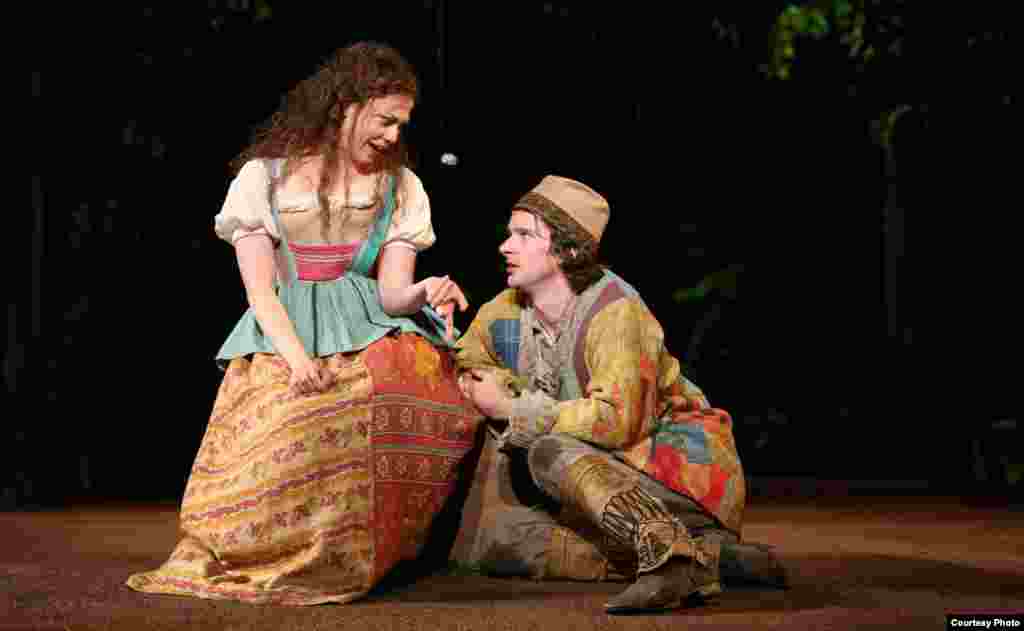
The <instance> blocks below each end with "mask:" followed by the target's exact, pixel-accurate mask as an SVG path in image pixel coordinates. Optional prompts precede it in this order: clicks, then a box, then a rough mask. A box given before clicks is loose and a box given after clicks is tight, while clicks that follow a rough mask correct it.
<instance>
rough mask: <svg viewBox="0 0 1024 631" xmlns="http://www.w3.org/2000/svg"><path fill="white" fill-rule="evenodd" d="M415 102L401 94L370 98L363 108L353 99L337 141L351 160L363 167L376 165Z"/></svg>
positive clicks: (405, 120)
mask: <svg viewBox="0 0 1024 631" xmlns="http://www.w3.org/2000/svg"><path fill="white" fill-rule="evenodd" d="M414 105H415V103H414V102H413V100H412V99H411V98H410V97H408V96H405V95H403V94H392V95H389V96H384V97H380V98H373V99H370V100H369V101H368V102H367V103H366V105H365V106H364V107H362V108H360V107H359V106H358V104H356V103H353V104H351V105H349V106H348V108H347V109H346V111H345V120H344V121H342V124H341V138H340V142H341V146H342V147H344V148H345V149H346V150H347V151H346V153H347V154H348V156H349V157H350V159H351V160H352V162H354V163H356V164H357V165H359V166H361V167H364V168H365V167H373V166H375V165H376V164H377V163H378V161H379V160H380V158H381V157H383V156H384V155H385V154H387V153H388V152H389V151H390V150H391V149H392V147H394V145H395V143H397V142H398V135H399V133H400V131H401V127H402V126H404V125H406V124H407V123H408V122H409V117H410V116H412V108H413V106H414ZM350 143H351V144H350Z"/></svg>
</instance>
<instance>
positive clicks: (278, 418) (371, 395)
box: [128, 334, 482, 605]
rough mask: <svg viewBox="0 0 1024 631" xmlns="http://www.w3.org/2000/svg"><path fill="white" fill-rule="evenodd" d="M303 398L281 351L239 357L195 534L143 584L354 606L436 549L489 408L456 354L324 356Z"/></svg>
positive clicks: (197, 475)
mask: <svg viewBox="0 0 1024 631" xmlns="http://www.w3.org/2000/svg"><path fill="white" fill-rule="evenodd" d="M317 361H319V362H321V364H322V365H325V366H326V367H327V368H328V370H330V372H331V373H332V374H333V375H334V377H335V384H334V386H333V387H332V389H331V390H330V391H328V392H325V393H322V394H317V395H297V394H294V393H293V392H291V391H290V389H289V386H288V375H289V371H288V367H287V365H286V363H285V362H284V360H283V359H281V358H280V357H278V356H275V355H265V354H258V355H255V356H253V357H252V359H251V360H249V359H246V358H238V359H235V360H233V361H232V362H231V364H230V365H229V367H228V369H227V373H226V375H225V377H224V381H223V383H222V384H221V387H220V390H219V392H218V394H217V399H216V403H215V404H214V409H213V413H212V415H211V418H210V421H209V425H208V427H207V430H206V434H205V436H204V437H203V441H202V444H201V446H200V448H199V452H198V455H197V456H196V459H195V464H194V465H193V467H192V472H191V475H190V477H189V480H188V484H187V485H186V488H185V495H184V498H183V500H182V505H181V531H182V538H181V540H180V542H179V543H178V545H177V547H176V548H175V549H174V551H173V553H172V554H171V556H170V558H169V559H168V560H167V561H166V562H165V563H164V564H163V565H162V566H161V567H160V568H158V569H156V570H154V571H151V572H144V573H140V574H135V575H133V576H131V577H130V578H129V579H128V585H129V586H130V587H132V588H133V589H136V590H139V591H143V592H150V593H161V594H179V595H188V596H197V597H200V598H220V599H232V600H240V601H246V602H252V603H274V604H282V605H313V604H318V603H325V602H337V603H345V602H349V601H352V600H354V599H356V598H359V597H360V596H363V595H365V594H366V593H367V592H368V591H369V590H370V589H371V588H372V587H373V586H374V585H375V584H376V583H378V582H379V581H380V579H381V578H382V577H383V576H384V575H385V574H387V573H388V571H389V570H391V569H392V568H393V567H394V566H395V565H396V564H397V563H398V562H399V561H402V560H406V559H412V558H415V557H416V556H417V554H418V553H419V552H420V551H421V548H422V547H423V543H424V541H425V539H426V537H427V535H428V532H429V529H430V526H431V523H432V521H433V518H434V516H435V515H437V513H438V512H439V511H440V509H441V507H442V505H443V504H444V503H445V501H446V499H447V498H448V497H449V495H450V494H451V492H452V490H453V488H454V485H455V481H456V480H455V478H456V476H457V475H458V471H459V466H458V465H459V463H460V462H461V460H462V459H463V458H464V457H465V456H466V454H467V453H468V452H469V450H470V449H471V448H472V447H473V442H474V434H475V432H476V429H477V427H478V426H479V423H480V421H481V420H482V419H481V418H480V416H479V413H477V412H476V411H475V409H474V408H473V407H472V405H470V404H469V403H468V402H466V401H465V399H463V398H462V395H461V394H460V392H459V390H458V387H457V385H456V382H455V367H454V362H453V361H452V359H451V357H450V356H449V355H447V354H445V353H443V352H439V351H438V350H437V349H436V348H435V347H433V346H432V345H430V344H429V343H428V342H426V341H425V340H424V339H423V338H421V337H419V336H417V335H414V334H401V335H395V336H388V337H385V338H383V339H381V340H378V341H377V342H374V343H373V344H371V345H370V346H369V347H368V348H367V349H365V350H363V351H360V352H357V353H347V354H336V355H332V356H330V357H327V358H322V359H319V360H317Z"/></svg>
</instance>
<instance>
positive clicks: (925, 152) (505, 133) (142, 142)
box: [0, 0, 1021, 509]
mask: <svg viewBox="0 0 1024 631" xmlns="http://www.w3.org/2000/svg"><path fill="white" fill-rule="evenodd" d="M92 4H95V3H92ZM365 4H367V5H368V6H367V7H364V8H359V6H358V3H323V4H320V3H310V4H308V5H307V4H303V3H284V2H271V3H270V5H271V7H272V13H270V14H269V16H262V17H261V14H260V10H261V9H260V6H261V5H260V3H251V2H247V1H245V0H238V1H235V2H215V1H214V2H209V3H198V2H183V3H179V6H178V7H177V8H171V7H159V6H158V7H156V8H149V9H147V8H143V7H136V8H131V9H120V10H104V9H102V8H96V7H95V6H89V7H88V8H81V9H74V10H67V11H63V10H62V11H63V12H62V13H61V15H60V22H61V24H62V25H63V26H64V27H66V31H67V33H65V32H64V31H61V32H60V34H57V33H52V34H50V35H49V36H50V37H52V40H53V41H52V43H53V45H52V47H51V50H52V51H53V53H54V54H53V55H51V56H49V57H47V58H46V59H43V58H40V59H39V60H36V61H33V62H32V64H33V67H34V68H35V69H34V70H33V71H32V98H31V100H30V108H32V109H34V110H35V111H34V112H33V113H34V114H36V115H37V116H39V118H40V119H41V120H42V123H41V125H40V126H39V131H40V133H39V134H38V135H37V138H38V139H39V141H38V142H37V143H33V144H34V146H33V147H32V148H31V149H30V156H31V157H32V159H33V167H34V168H32V169H31V170H30V173H31V174H32V175H31V178H32V197H31V200H32V210H33V212H32V214H31V219H27V220H26V219H25V218H27V217H29V215H25V216H24V218H23V219H22V223H19V222H12V223H11V224H9V226H16V228H12V229H16V230H17V231H19V232H23V233H24V234H29V235H31V244H32V247H31V254H30V256H31V259H30V264H26V263H25V261H24V259H21V260H20V261H19V262H16V263H15V264H14V266H13V267H12V268H10V269H11V271H12V273H11V274H10V275H9V276H8V278H9V285H8V286H9V288H10V290H9V291H8V296H9V301H10V302H9V304H8V308H7V316H8V317H7V323H8V324H7V332H8V334H7V336H6V346H5V354H4V379H5V384H6V390H7V392H8V395H9V396H8V402H7V403H5V404H4V407H3V409H4V414H3V416H4V419H3V424H2V427H3V432H4V435H5V436H6V441H5V444H6V445H7V446H8V447H9V449H8V452H9V454H10V457H9V458H7V459H5V460H6V462H5V463H4V465H2V466H0V473H2V474H3V477H2V479H0V509H5V508H6V509H11V508H15V509H17V508H32V507H39V506H47V505H60V504H64V503H67V502H71V501H79V500H85V499H89V500H101V499H103V500H108V499H177V498H178V497H179V496H180V493H181V492H182V490H183V488H184V484H185V479H186V477H187V474H188V471H189V468H190V466H191V463H192V458H193V456H194V454H195V451H196V449H197V447H198V444H199V441H200V439H201V437H202V434H203V431H204V429H205V424H206V421H207V417H208V415H209V412H210V408H211V406H212V403H213V399H214V395H215V393H216V389H217V386H218V384H219V380H220V373H219V371H218V370H217V368H216V367H215V365H214V362H213V356H214V354H215V352H216V350H217V348H219V346H220V344H221V343H222V341H223V339H224V338H225V336H226V335H227V333H228V332H229V331H230V329H231V327H232V326H233V325H234V323H235V322H236V320H237V318H238V317H239V316H240V315H241V313H242V312H243V310H244V309H245V299H244V294H243V289H242V285H241V281H240V278H239V276H238V271H237V266H236V263H235V260H234V254H233V252H232V250H231V248H230V247H229V246H228V245H227V244H225V243H224V242H222V241H219V240H218V239H217V238H216V237H215V235H214V234H213V223H212V219H213V215H214V214H216V213H217V212H218V211H219V209H220V204H221V202H222V201H223V197H224V194H225V192H226V190H227V186H228V183H229V181H230V173H229V171H228V170H227V163H228V161H229V160H231V159H232V158H233V157H234V156H235V155H236V154H237V153H238V152H239V151H240V150H241V149H242V148H243V146H244V145H245V143H246V142H247V140H248V138H249V135H250V132H251V130H252V128H253V126H254V125H256V124H257V123H259V122H261V121H262V120H264V119H265V118H266V117H267V116H269V115H270V114H271V113H272V112H273V110H274V109H275V108H276V106H277V104H278V102H279V98H280V96H281V94H282V93H283V92H284V91H286V90H287V89H289V88H290V87H291V86H292V85H294V84H295V83H296V82H297V81H298V80H300V79H301V78H303V77H305V76H308V75H309V74H311V73H312V72H313V71H314V70H315V69H316V67H317V65H318V64H319V63H320V62H321V61H322V60H323V59H324V58H325V57H326V56H327V55H328V54H330V53H331V52H332V51H333V50H334V49H336V48H338V47H340V46H344V45H347V44H349V43H351V42H354V41H357V40H362V39H376V40H381V41H385V42H388V43H390V44H392V45H394V46H396V47H397V48H398V49H399V50H401V51H402V52H403V53H404V54H405V55H406V56H407V57H408V58H409V60H410V61H411V62H412V63H413V64H414V65H415V66H416V68H417V70H418V73H419V75H420V77H421V80H422V100H421V103H420V104H419V105H418V106H417V108H416V110H415V113H414V118H413V123H412V125H411V126H410V128H409V131H408V140H409V141H410V143H411V144H412V147H413V149H414V152H415V156H416V159H417V166H416V171H417V173H418V174H419V175H420V177H421V178H422V180H423V182H424V185H425V186H426V188H427V191H428V193H429V194H430V195H431V200H432V207H433V220H434V227H435V230H436V232H437V234H438V236H439V239H438V242H437V244H436V246H435V247H433V248H431V249H430V250H428V251H427V252H425V253H424V254H423V255H422V256H421V257H420V259H419V261H418V272H417V276H418V277H423V276H425V275H432V274H445V273H448V274H451V275H452V277H453V278H455V279H456V280H457V281H458V282H459V283H460V284H461V285H462V287H463V288H464V289H465V291H466V293H467V294H468V295H469V297H470V300H471V303H472V307H471V310H470V312H468V313H466V314H463V315H461V316H460V317H459V320H458V324H459V326H461V327H462V328H465V327H466V326H467V325H468V324H469V322H470V319H471V317H472V315H473V314H474V313H475V310H476V308H477V307H478V306H479V305H480V304H482V303H483V302H485V301H486V300H488V299H490V298H491V297H492V296H493V295H494V294H496V293H497V292H498V291H500V290H501V288H502V282H503V280H502V277H501V276H500V275H499V272H498V270H499V267H498V265H499V259H498V256H497V246H498V244H499V241H500V234H501V232H503V229H504V228H503V226H504V223H505V221H506V220H507V216H508V211H509V209H510V208H511V205H512V204H513V203H514V202H515V201H516V200H517V199H518V197H519V196H520V195H522V194H523V193H525V192H526V191H528V190H530V189H531V188H532V187H533V186H534V185H535V184H536V183H537V182H538V181H539V180H540V179H541V178H542V177H543V176H544V175H546V174H558V175H563V176H567V177H572V178H576V179H580V180H583V181H584V182H586V183H588V184H589V185H591V186H592V187H594V188H595V189H597V190H598V191H601V192H602V193H603V194H605V196H606V197H608V199H609V200H610V203H611V207H612V219H611V222H610V225H609V228H608V232H607V233H606V236H605V239H604V242H603V243H602V256H603V258H604V259H605V260H606V262H607V263H608V264H609V265H610V266H611V267H612V269H614V270H615V271H616V272H617V273H619V274H620V275H621V276H623V277H624V278H625V279H626V280H628V281H629V282H631V283H632V284H634V285H635V286H636V287H637V288H638V289H639V290H640V292H641V293H642V294H643V296H644V298H645V300H646V301H647V302H648V304H649V305H650V306H651V308H652V309H653V310H654V312H655V314H656V315H657V316H658V318H659V320H660V321H661V322H662V324H663V326H664V327H665V329H666V333H667V344H668V346H669V348H670V350H672V352H673V353H674V354H676V355H677V356H679V357H681V359H682V360H683V361H684V363H685V364H686V365H687V366H688V367H689V370H690V374H691V375H693V378H694V380H695V381H696V382H697V383H698V384H700V385H701V386H702V387H703V388H704V389H705V391H706V392H707V393H708V395H709V397H710V398H711V400H712V402H713V403H714V404H715V405H717V406H719V407H724V408H726V409H728V410H729V411H730V412H731V413H732V414H733V416H734V420H735V422H736V437H737V440H738V442H739V447H740V454H741V457H742V458H743V461H744V464H745V466H746V469H747V472H748V474H749V475H751V476H752V477H756V476H802V477H807V478H817V479H847V480H874V481H889V485H890V487H892V488H900V484H904V483H906V481H915V482H914V484H916V486H915V488H916V489H918V490H921V489H922V488H923V489H927V490H928V491H934V492H937V493H968V494H980V495H985V494H995V495H1000V494H1003V495H1005V494H1013V493H1017V494H1019V488H1020V483H1017V484H1011V483H1010V479H1011V478H1012V475H1011V474H1010V473H1009V472H1010V471H1011V470H1018V471H1019V464H1020V462H1021V458H1020V450H1019V447H1017V446H1012V445H1015V444H1018V443H1019V430H1018V429H1017V427H1018V425H1017V424H1018V423H1019V418H1020V405H1019V400H1018V397H1017V395H1016V390H1017V387H1016V386H1017V383H1016V382H1017V380H1018V377H1019V374H1020V368H1019V360H1018V357H1019V345H1020V344H1019V338H1020V335H1019V327H1020V324H1019V323H1020V319H1019V312H1017V311H1015V309H1014V306H1013V305H1014V304H1015V299H1016V294H1017V293H1018V292H1019V286H1020V282H1019V268H1020V264H1019V261H1018V259H1019V255H1017V254H1016V246H1017V244H1018V241H1019V237H1018V235H1019V233H1018V232H1017V228H1016V227H1012V228H1011V225H1013V226H1015V224H1016V222H1011V221H1010V219H1011V216H1012V215H1013V214H1016V213H1017V212H1018V211H1016V210H1014V209H1015V208H1018V207H1019V196H1018V195H1017V194H1016V193H1017V191H1016V187H1015V186H1013V183H1014V182H1015V179H1014V177H1013V176H1014V175H1016V173H1014V174H1011V172H1010V170H1011V168H1013V169H1014V171H1018V170H1019V159H1017V158H1016V153H1014V152H1011V151H1010V150H1011V149H1016V147H1014V146H1012V145H1011V143H1010V141H1009V133H1010V132H1009V130H1010V129H1012V128H1013V127H1014V125H1016V124H1017V121H1016V119H1014V120H1011V116H1010V113H1011V111H1014V112H1015V110H1016V107H1014V106H1016V102H1015V101H1013V99H1012V98H1011V97H1010V96H1009V95H1010V94H1011V89H1010V85H1011V84H1013V83H1015V82H1016V80H1015V79H1014V78H1013V77H1017V78H1018V79H1019V73H1015V72H1014V73H1011V69H1010V65H1009V61H1008V55H1009V50H1010V48H1011V46H1010V38H1009V36H1008V32H1007V31H1006V29H1007V28H1008V27H1007V24H1008V17H1007V18H1006V19H1004V17H1005V16H1000V15H998V14H996V13H992V12H983V11H980V10H979V11H977V12H973V13H972V14H971V15H970V16H967V17H965V16H963V15H937V14H936V15H932V14H929V13H926V12H923V9H921V8H918V9H917V11H918V13H916V14H915V13H913V12H912V11H911V10H910V9H909V8H908V9H906V13H907V16H906V20H905V23H906V25H907V27H906V28H907V36H906V42H907V45H906V48H905V50H904V52H903V54H902V55H901V56H900V58H899V60H898V62H897V63H892V64H890V65H889V66H887V68H888V70H887V72H888V73H889V75H888V76H887V77H886V78H885V79H884V80H883V81H875V83H874V86H875V87H874V90H875V92H874V93H870V92H861V93H853V92H851V90H850V88H849V85H850V82H849V77H847V76H846V75H843V74H842V73H839V72H836V70H835V68H836V65H835V62H836V60H835V58H834V54H833V53H832V52H830V51H829V50H827V49H821V50H815V49H808V50H807V51H806V52H807V54H806V55H804V52H801V55H802V57H801V65H800V67H799V72H798V73H796V74H795V76H794V77H793V78H792V79H790V80H789V81H777V80H775V81H772V80H769V79H767V78H765V76H764V75H763V73H761V72H759V70H758V64H759V63H761V62H762V61H763V60H764V59H766V58H767V55H768V43H767V42H768V39H767V38H768V36H769V31H770V27H771V23H772V15H774V14H777V13H778V11H779V10H780V9H781V7H782V6H784V5H783V3H774V4H773V3H762V4H763V5H765V6H759V7H758V8H756V9H747V8H745V7H746V5H744V4H743V3H735V5H736V6H735V7H729V6H727V7H726V8H725V9H722V10H720V13H724V14H725V18H727V19H729V18H731V19H732V21H733V23H734V24H736V25H738V26H737V28H738V29H739V30H740V32H741V35H742V37H741V39H740V41H734V40H732V39H730V38H728V37H726V38H723V37H716V36H715V35H714V34H713V33H712V32H709V30H708V26H707V25H708V23H709V22H710V21H711V20H712V18H714V17H716V16H712V15H711V14H710V13H701V11H703V9H700V8H695V9H689V10H688V13H685V14H680V15H669V14H661V13H657V12H647V11H641V10H640V9H639V8H634V7H632V6H630V5H625V4H615V5H610V4H605V5H601V4H600V3H583V2H556V3H543V2H529V1H524V2H515V3H513V2H506V3H473V4H471V3H454V2H438V1H434V2H429V1H428V2H407V3H397V4H396V3H390V4H389V5H388V6H383V3H365ZM369 5H372V7H376V6H377V5H381V6H380V8H372V7H371V6H369ZM476 5H480V6H476ZM751 11H756V12H760V13H759V14H753V13H750V12H751ZM717 17H718V18H721V17H722V16H721V15H719V16H717ZM752 25H753V26H752ZM743 29H746V30H743ZM986 33H987V34H988V35H985V34H986ZM969 37H976V38H979V39H978V41H983V42H987V44H986V45H985V46H974V47H972V48H968V47H967V46H966V44H965V43H964V42H965V41H967V39H968V38H969ZM830 55H832V56H831V57H830ZM804 59H806V61H805V60H804ZM880 95H881V96H880ZM882 97H885V98H882ZM1014 98H1016V97H1014ZM871 99H874V101H872V100H871ZM887 99H888V100H890V101H895V102H903V103H907V104H909V105H910V106H911V109H910V110H909V111H908V112H907V113H906V114H905V115H903V116H902V117H901V118H900V119H899V123H898V124H897V126H896V130H895V135H894V143H893V144H894V151H893V153H892V154H891V155H890V156H889V157H888V159H887V155H886V153H885V152H884V151H883V150H882V149H881V148H880V146H879V145H878V144H877V143H876V142H875V141H874V140H873V138H872V134H871V121H872V119H873V118H876V117H877V116H878V108H877V107H875V105H876V104H877V103H883V102H885V101H886V100H887ZM447 151H450V152H453V153H455V154H456V155H457V156H458V157H459V160H460V162H459V164H458V166H456V167H444V166H442V165H441V163H440V156H441V154H442V153H443V152H447ZM22 239H23V237H22V236H17V235H15V236H12V237H10V239H9V240H13V241H20V240H22ZM1015 261H1017V262H1015ZM727 266H732V267H731V268H730V269H732V270H733V271H735V272H737V273H736V274H735V275H734V276H733V278H734V280H735V283H733V284H732V285H730V287H732V288H733V289H734V291H733V290H728V291H713V292H711V294H710V295H709V296H707V297H706V298H705V299H703V300H700V301H695V302H678V301H677V300H675V299H673V294H674V292H676V291H677V290H679V289H685V288H689V287H693V286H695V285H696V284H697V283H698V282H700V281H701V279H702V278H704V277H705V276H707V275H708V274H710V273H712V272H715V271H716V270H721V269H723V268H726V267H727ZM24 270H28V271H24ZM1014 441H1018V443H1015V442H1014ZM1014 466H1017V467H1018V469H1013V467H1014ZM901 481H903V482H901ZM879 484H881V485H882V486H885V483H884V482H879ZM922 485H923V486H922Z"/></svg>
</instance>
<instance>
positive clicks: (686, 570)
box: [601, 487, 722, 613]
mask: <svg viewBox="0 0 1024 631" xmlns="http://www.w3.org/2000/svg"><path fill="white" fill-rule="evenodd" d="M601 530H602V531H604V533H605V534H606V536H607V537H608V538H609V539H610V540H611V541H610V542H611V543H619V544H630V545H632V547H633V549H635V550H636V554H637V575H638V576H637V581H636V582H635V583H634V584H633V585H631V586H630V587H629V588H627V589H626V590H625V591H624V592H622V593H621V594H619V595H618V596H616V597H615V598H613V599H611V600H610V601H608V602H607V603H605V610H606V611H607V612H608V613H627V612H638V611H662V610H667V609H674V608H676V607H679V606H681V605H682V604H683V602H684V601H685V600H686V599H687V598H688V597H689V596H691V595H692V594H701V595H703V596H711V595H713V594H717V593H719V592H721V590H722V588H721V584H720V583H719V576H718V557H719V553H720V544H719V543H718V542H717V541H714V542H712V541H703V540H695V539H693V538H691V537H690V534H689V532H688V531H687V529H686V527H685V526H684V525H683V524H681V523H680V522H679V521H678V520H677V519H676V518H675V517H674V516H672V515H671V514H670V513H669V512H668V511H667V510H666V509H665V507H664V506H663V505H662V503H661V502H660V501H659V500H658V499H657V498H655V497H654V496H652V495H650V494H649V493H647V492H646V491H644V490H643V489H642V488H640V487H634V488H633V489H630V490H628V491H625V492H622V493H619V494H617V495H615V496H614V497H612V498H611V499H610V500H609V501H608V503H607V504H606V505H605V509H604V513H603V515H602V518H601Z"/></svg>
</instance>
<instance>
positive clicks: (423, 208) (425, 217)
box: [382, 169, 437, 252]
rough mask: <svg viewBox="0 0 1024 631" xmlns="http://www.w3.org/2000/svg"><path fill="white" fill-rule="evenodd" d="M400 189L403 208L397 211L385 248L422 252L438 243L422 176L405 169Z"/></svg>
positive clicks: (385, 240) (385, 241) (383, 246)
mask: <svg viewBox="0 0 1024 631" xmlns="http://www.w3.org/2000/svg"><path fill="white" fill-rule="evenodd" d="M401 186H402V195H400V196H399V199H400V200H401V202H402V205H401V207H399V208H396V209H395V217H394V220H393V221H392V222H391V227H390V228H389V229H388V233H387V236H385V238H384V244H383V245H382V248H387V247H392V246H400V247H406V248H410V249H413V250H416V251H417V252H420V251H422V250H425V249H427V248H429V247H430V246H432V245H434V241H436V240H437V237H436V236H435V235H434V226H433V225H432V224H431V223H430V199H429V198H428V197H427V192H426V191H425V190H424V189H423V182H421V181H420V178H419V176H417V175H416V174H415V173H413V172H412V171H410V170H409V169H403V170H402V183H401Z"/></svg>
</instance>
